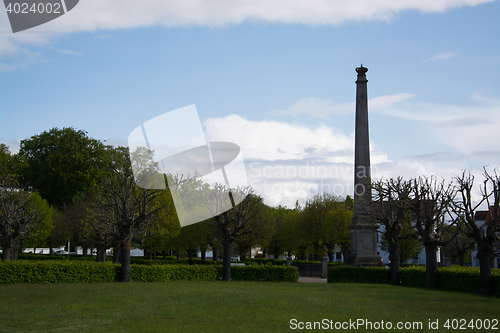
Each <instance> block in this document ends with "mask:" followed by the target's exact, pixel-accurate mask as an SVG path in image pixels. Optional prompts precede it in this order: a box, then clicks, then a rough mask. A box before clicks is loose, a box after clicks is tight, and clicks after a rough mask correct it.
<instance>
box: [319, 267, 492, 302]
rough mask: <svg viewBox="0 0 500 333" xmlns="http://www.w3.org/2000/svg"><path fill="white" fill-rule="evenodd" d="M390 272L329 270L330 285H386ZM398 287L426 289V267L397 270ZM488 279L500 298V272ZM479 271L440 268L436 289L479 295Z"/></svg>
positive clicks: (382, 269)
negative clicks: (349, 283) (399, 283)
mask: <svg viewBox="0 0 500 333" xmlns="http://www.w3.org/2000/svg"><path fill="white" fill-rule="evenodd" d="M390 275H391V270H390V269H387V268H382V267H353V266H337V267H329V269H328V282H329V283H345V282H351V283H389V282H390ZM399 276H400V278H401V285H403V286H407V287H418V288H424V287H425V266H418V267H403V268H400V270H399ZM491 278H492V280H493V284H494V287H495V291H496V293H495V295H496V296H497V297H500V270H499V269H492V270H491ZM479 286H480V272H479V268H473V267H460V266H453V267H451V268H445V267H443V268H439V285H438V287H437V288H436V289H439V290H446V291H458V292H468V293H474V294H479V293H480V292H479Z"/></svg>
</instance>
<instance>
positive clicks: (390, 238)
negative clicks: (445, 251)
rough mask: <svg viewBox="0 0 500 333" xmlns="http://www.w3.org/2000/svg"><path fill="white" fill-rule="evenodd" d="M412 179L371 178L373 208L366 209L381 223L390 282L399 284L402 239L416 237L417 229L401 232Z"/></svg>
mask: <svg viewBox="0 0 500 333" xmlns="http://www.w3.org/2000/svg"><path fill="white" fill-rule="evenodd" d="M412 189H413V186H412V181H404V180H403V179H402V178H401V177H398V178H397V179H393V178H390V179H386V180H383V179H380V180H377V181H373V182H372V191H373V202H372V204H371V207H370V208H372V209H366V211H367V213H368V214H369V215H370V216H371V218H372V219H373V220H374V221H376V222H377V223H379V224H380V225H382V226H384V231H382V232H383V234H384V238H385V240H386V241H387V245H388V248H389V260H390V261H391V284H394V285H397V284H399V280H400V279H399V264H400V261H401V258H400V256H401V241H402V240H403V239H408V238H417V237H418V233H417V232H414V233H407V234H401V231H402V230H403V224H404V223H405V221H406V219H407V216H408V212H409V206H410V205H409V203H410V195H411V193H412Z"/></svg>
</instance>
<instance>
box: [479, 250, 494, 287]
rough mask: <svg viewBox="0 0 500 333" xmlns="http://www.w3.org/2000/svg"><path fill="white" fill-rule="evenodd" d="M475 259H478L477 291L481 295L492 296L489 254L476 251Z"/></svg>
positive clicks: (490, 258)
mask: <svg viewBox="0 0 500 333" xmlns="http://www.w3.org/2000/svg"><path fill="white" fill-rule="evenodd" d="M477 257H478V258H479V272H480V273H479V274H480V285H479V290H480V292H481V294H483V295H487V296H488V295H493V292H494V291H495V290H494V286H493V281H492V280H491V264H492V263H493V258H492V256H491V253H490V252H489V251H478V253H477Z"/></svg>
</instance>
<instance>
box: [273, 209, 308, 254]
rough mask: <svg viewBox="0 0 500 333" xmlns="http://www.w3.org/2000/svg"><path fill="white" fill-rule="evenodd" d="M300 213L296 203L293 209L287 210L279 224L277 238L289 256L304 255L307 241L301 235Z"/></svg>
mask: <svg viewBox="0 0 500 333" xmlns="http://www.w3.org/2000/svg"><path fill="white" fill-rule="evenodd" d="M301 213H302V210H301V208H300V206H298V205H296V206H295V209H293V210H287V211H286V212H285V214H284V216H283V221H282V222H281V225H280V230H279V233H278V238H279V241H280V244H281V245H282V246H283V248H284V249H285V250H286V251H287V253H288V256H289V257H291V256H292V254H295V255H297V256H299V257H300V258H302V256H305V249H306V248H307V241H306V239H305V238H304V237H303V234H302V230H301V228H302V226H303V223H302V219H301V218H302V215H301Z"/></svg>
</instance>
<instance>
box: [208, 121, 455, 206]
mask: <svg viewBox="0 0 500 333" xmlns="http://www.w3.org/2000/svg"><path fill="white" fill-rule="evenodd" d="M204 126H205V128H206V130H205V134H206V136H207V139H208V140H209V141H228V142H234V143H237V144H238V145H239V146H240V147H241V151H242V156H243V158H244V160H245V165H246V168H247V178H248V181H249V183H250V185H251V186H252V187H253V188H254V189H255V190H256V192H257V193H258V194H261V195H262V196H263V197H264V198H265V200H266V203H268V204H270V205H277V204H282V205H287V206H289V207H293V204H294V203H295V201H296V200H299V201H301V202H303V201H304V200H305V199H306V198H307V197H309V196H311V195H314V194H316V193H321V192H329V193H334V194H337V195H342V196H345V195H348V194H350V195H352V192H353V178H354V177H353V175H354V166H353V164H354V139H353V136H352V134H351V135H345V134H343V133H340V132H338V131H336V130H335V129H333V128H331V127H327V126H324V125H323V126H320V127H315V128H310V127H306V126H303V125H300V126H299V125H296V124H289V123H285V122H278V121H250V120H247V119H245V118H242V117H241V116H238V115H229V116H226V117H222V118H208V119H207V120H206V121H205V122H204ZM373 146H374V145H373V144H371V147H373ZM371 163H372V178H373V179H376V178H381V177H396V176H403V177H405V178H406V179H409V178H412V177H417V176H420V175H426V176H431V175H439V176H443V177H445V178H446V177H448V178H450V177H451V175H453V174H458V173H459V172H460V171H461V170H460V169H458V168H451V169H444V168H442V167H437V166H435V165H434V164H433V163H426V162H418V161H415V160H402V161H397V162H394V161H391V160H390V159H389V156H388V154H387V152H384V151H381V150H375V149H373V148H372V150H371Z"/></svg>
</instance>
